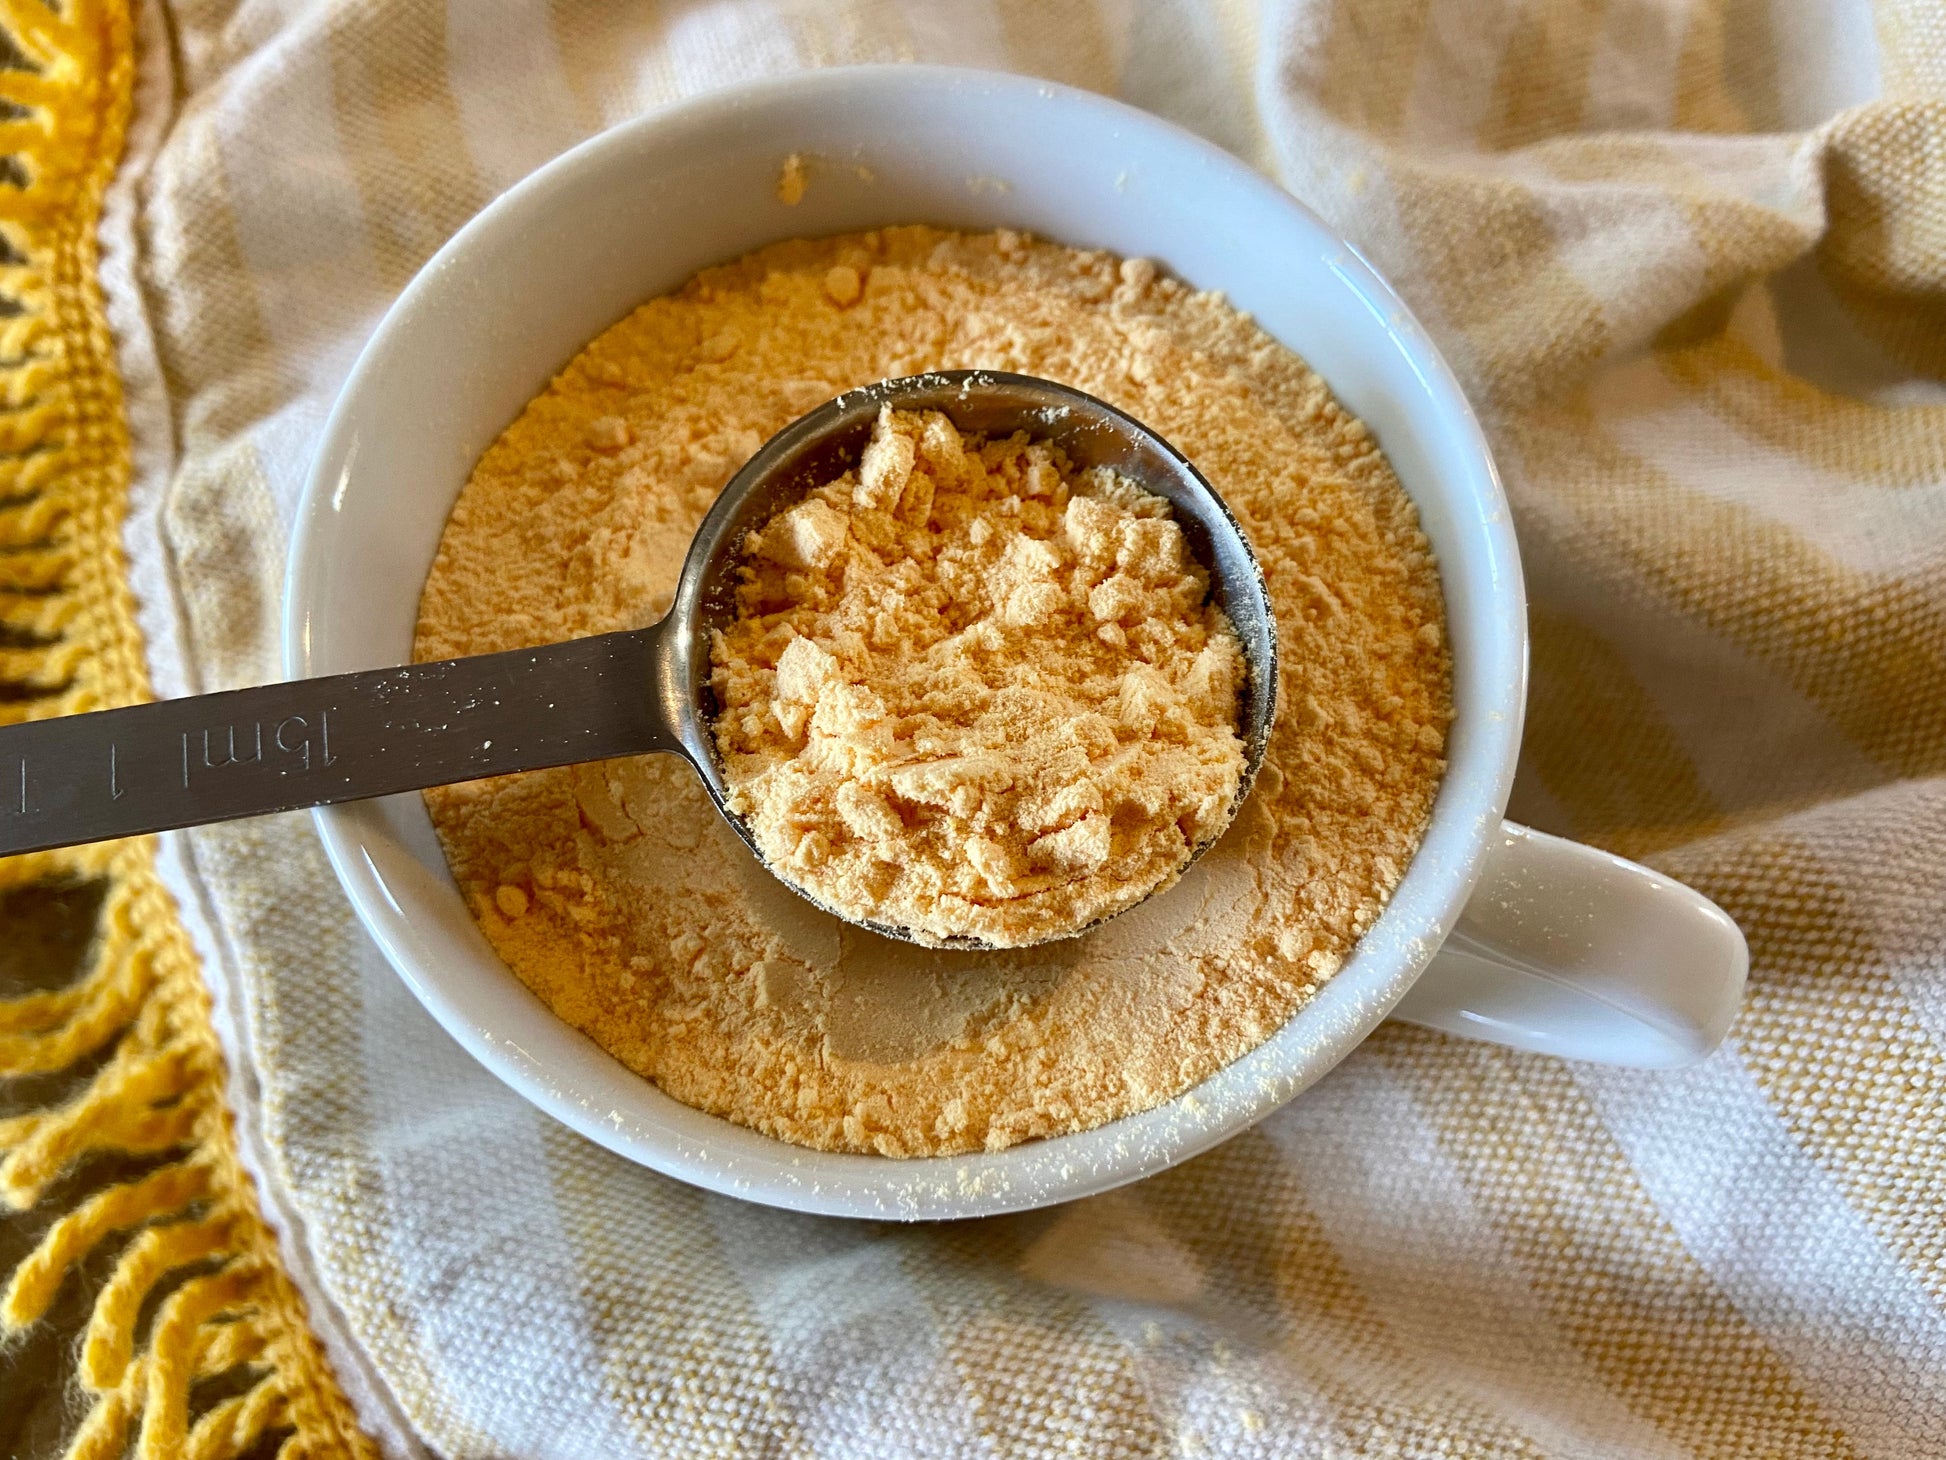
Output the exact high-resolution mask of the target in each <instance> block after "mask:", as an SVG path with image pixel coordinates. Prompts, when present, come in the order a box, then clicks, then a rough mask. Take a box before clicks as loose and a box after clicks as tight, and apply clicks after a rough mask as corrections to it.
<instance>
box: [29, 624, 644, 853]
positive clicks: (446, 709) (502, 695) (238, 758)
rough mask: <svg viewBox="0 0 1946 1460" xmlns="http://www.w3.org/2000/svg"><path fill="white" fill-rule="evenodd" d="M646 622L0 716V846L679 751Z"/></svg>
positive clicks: (136, 830) (45, 843) (37, 846)
mask: <svg viewBox="0 0 1946 1460" xmlns="http://www.w3.org/2000/svg"><path fill="white" fill-rule="evenodd" d="M660 636H661V626H660V625H656V626H654V627H651V628H646V629H631V630H627V631H624V632H622V633H615V634H602V635H599V636H597V637H594V638H587V639H571V640H569V641H568V642H567V643H564V644H549V645H547V646H546V647H544V648H539V649H514V650H509V651H507V652H505V653H500V654H479V655H473V656H469V657H467V658H464V659H446V660H441V661H439V662H437V663H432V664H409V665H404V666H401V667H399V668H395V669H367V670H361V671H359V672H358V673H355V674H335V675H331V676H329V677H328V678H323V679H301V680H297V681H295V682H294V683H290V684H267V685H263V686H261V687H259V688H257V689H238V690H229V691H226V692H224V693H222V694H211V695H195V696H192V697H190V698H188V699H180V700H158V701H156V702H155V703H153V704H147V705H131V706H129V707H128V708H126V709H120V710H99V711H95V712H93V713H91V714H85V715H65V716H60V717H57V718H55V719H49V720H32V721H28V722H27V723H25V724H20V725H10V726H6V727H4V728H0V856H11V855H13V854H15V853H18V852H36V851H42V850H45V849H46V848H48V847H65V846H73V845H75V844H77V843H80V842H95V841H106V840H108V839H110V838H112V837H122V836H135V835H138V834H140V833H142V832H151V831H168V830H171V829H172V828H175V827H179V826H201V825H203V824H205V823H207V822H212V821H229V820H232V819H234V818H236V817H240V816H263V815H266V814H268V813H270V812H273V811H292V810H295V809H297V808H298V807H302V806H328V805H331V804H333V803H335V802H339V801H363V800H365V799H367V798H369V797H372V796H389V795H391V794H393V793H394V792H397V791H417V790H422V789H424V788H425V787H427V786H443V785H448V784H450V783H452V782H454V781H470V780H476V779H478V778H480V777H482V776H499V775H505V774H507V773H508V772H510V771H526V770H539V769H540V768H541V767H543V766H554V765H566V764H568V763H570V762H574V761H589V760H607V759H609V758H611V757H614V756H621V755H640V754H643V753H645V752H648V751H654V750H671V751H675V750H679V749H680V747H679V746H678V744H677V741H676V737H675V734H674V732H673V731H672V729H671V728H670V727H669V726H668V724H666V723H665V720H664V718H663V715H662V713H661V711H660V709H659V707H658V700H657V698H656V696H655V694H654V693H652V691H651V676H652V674H653V672H654V669H655V664H656V655H657V647H658V641H659V639H660Z"/></svg>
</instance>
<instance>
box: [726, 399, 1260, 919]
mask: <svg viewBox="0 0 1946 1460" xmlns="http://www.w3.org/2000/svg"><path fill="white" fill-rule="evenodd" d="M739 573H740V576H741V583H740V586H739V588H738V590H737V617H736V619H735V621H734V622H732V623H731V624H730V625H729V626H728V627H727V628H726V629H724V630H723V631H722V632H721V633H720V634H718V635H717V637H716V640H715V643H714V645H713V648H712V655H711V659H712V663H713V665H714V678H713V685H714V688H715V691H716V697H717V701H718V703H719V704H720V705H721V706H722V712H721V713H720V714H719V716H718V717H717V720H716V722H715V725H714V727H713V733H714V736H715V740H716V746H717V750H718V753H719V754H720V756H721V757H722V761H723V765H724V772H725V779H726V780H727V782H728V784H729V787H730V798H729V804H730V807H731V809H732V810H733V811H735V812H736V813H737V814H738V815H740V816H742V817H743V818H744V820H745V822H746V824H747V825H748V826H749V827H750V829H751V832H752V835H753V836H754V837H755V838H756V841H757V845H758V847H759V848H760V849H761V850H762V852H763V855H764V857H765V858H766V859H767V860H768V861H769V862H770V863H771V865H772V866H773V867H774V868H775V869H776V870H777V872H778V874H779V875H780V876H783V877H787V878H789V879H790V880H791V881H793V882H794V883H796V884H797V885H799V886H800V887H802V888H803V889H804V890H805V891H807V892H809V893H810V894H811V896H812V897H814V898H815V899H816V900H817V901H818V902H819V903H821V904H822V905H823V906H825V907H828V908H830V909H831V910H832V911H834V912H837V913H839V914H841V915H843V916H846V917H849V918H852V919H854V920H860V921H866V922H872V923H877V924H889V925H891V926H893V927H896V928H900V929H903V930H906V931H908V932H909V933H911V935H912V936H914V937H915V938H917V939H918V940H919V941H920V942H923V943H931V944H939V943H942V942H944V941H945V940H947V939H951V938H972V939H976V940H978V941H979V942H981V943H984V944H987V945H989V946H992V947H999V948H1017V947H1021V946H1023V945H1026V944H1031V943H1037V942H1041V941H1043V940H1045V939H1047V938H1052V937H1061V936H1064V935H1067V934H1071V933H1074V932H1077V931H1079V930H1080V929H1082V928H1085V927H1087V926H1088V925H1089V924H1091V923H1095V922H1099V921H1100V920H1101V919H1103V918H1107V917H1112V916H1114V915H1115V914H1116V913H1119V912H1122V911H1124V910H1125V909H1127V908H1129V907H1132V906H1133V905H1134V904H1136V903H1138V902H1140V901H1141V900H1142V899H1143V898H1145V897H1147V896H1149V895H1150V894H1152V893H1154V892H1155V891H1157V890H1158V889H1160V888H1162V887H1164V886H1167V885H1168V884H1169V883H1171V882H1173V881H1175V879H1176V877H1177V876H1178V875H1179V874H1180V873H1181V871H1182V869H1183V867H1184V866H1185V865H1186V864H1187V863H1188V861H1189V858H1190V855H1191V853H1192V852H1193V851H1194V850H1195V849H1196V848H1197V847H1199V846H1201V845H1202V844H1203V843H1204V842H1205V841H1207V840H1208V839H1209V838H1211V837H1213V836H1214V835H1215V834H1216V833H1217V832H1218V831H1220V830H1221V829H1222V828H1223V826H1224V825H1225V824H1227V822H1228V820H1229V817H1230V812H1231V809H1232V806H1233V804H1234V802H1235V800H1236V794H1237V788H1238V786H1239V784H1240V782H1241V780H1242V776H1243V763H1244V752H1243V742H1242V740H1241V739H1239V738H1238V736H1237V709H1238V691H1239V688H1240V687H1241V685H1242V683H1243V679H1244V663H1243V647H1242V645H1241V643H1240V642H1239V641H1238V639H1237V635H1236V630H1235V629H1234V628H1232V627H1231V625H1230V622H1229V620H1228V619H1227V618H1226V617H1224V615H1223V612H1222V610H1221V609H1219V608H1217V607H1216V605H1215V604H1213V603H1211V602H1209V576H1208V574H1207V573H1206V572H1205V571H1204V569H1203V568H1202V566H1201V565H1200V564H1199V563H1197V561H1196V559H1195V556H1194V554H1193V553H1192V552H1191V551H1190V549H1189V545H1188V543H1187V542H1186V541H1185V539H1184V537H1183V533H1182V528H1181V527H1180V526H1178V525H1177V523H1176V522H1175V520H1174V517H1173V513H1172V510H1171V508H1170V506H1169V504H1168V502H1166V501H1165V500H1164V499H1162V498H1161V497H1158V496H1155V495H1154V494H1152V493H1150V492H1145V491H1143V490H1142V489H1141V488H1140V487H1138V486H1137V485H1136V484H1135V483H1134V482H1132V481H1130V480H1129V479H1128V478H1126V477H1123V476H1119V475H1117V474H1116V473H1114V472H1112V471H1108V470H1106V469H1103V468H1093V469H1090V470H1087V471H1076V470H1075V469H1074V468H1073V467H1072V466H1071V465H1070V464H1069V462H1068V460H1067V458H1066V457H1065V456H1064V455H1063V454H1062V453H1061V452H1060V451H1059V450H1057V449H1055V448H1053V447H1050V446H1049V445H1047V444H1046V443H1036V442H1033V441H1030V440H1029V439H1028V438H1027V436H1026V435H1025V434H1024V433H1023V434H1020V435H1016V436H1014V437H1012V438H1010V439H1006V440H1000V441H982V440H980V439H979V438H977V437H974V438H969V437H966V436H963V435H962V434H961V433H960V432H959V430H958V429H957V428H955V426H954V425H953V423H952V421H950V420H949V419H947V417H946V416H945V415H943V414H941V413H940V412H938V411H929V412H923V413H921V412H909V411H893V410H892V409H891V408H890V407H886V408H884V409H883V410H881V412H880V414H879V418H878V421H877V423H876V424H875V426H874V427H873V431H872V437H871V440H870V443H869V444H868V445H867V446H866V447H865V450H864V453H863V455H862V458H861V459H860V461H859V463H858V466H857V468H856V469H855V470H852V471H847V472H846V473H844V474H843V475H842V476H840V477H839V478H838V479H837V480H835V481H833V482H830V483H828V484H825V485H822V486H820V487H818V488H817V489H816V490H814V491H812V492H810V493H809V494H808V495H807V496H806V497H805V498H804V499H803V500H802V501H800V502H797V503H795V504H794V505H792V506H791V507H789V508H788V509H786V510H784V511H781V512H779V513H777V514H776V515H775V516H774V517H772V518H771V519H770V520H769V521H768V522H766V523H764V524H763V525H762V526H761V527H760V528H759V529H758V530H757V531H755V532H752V533H751V534H749V535H748V537H747V538H746V539H745V540H744V542H743V543H742V544H741V566H740V568H739Z"/></svg>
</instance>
